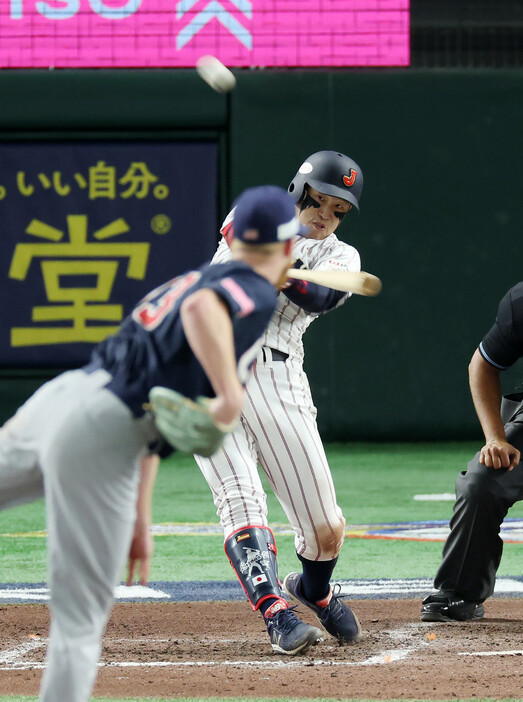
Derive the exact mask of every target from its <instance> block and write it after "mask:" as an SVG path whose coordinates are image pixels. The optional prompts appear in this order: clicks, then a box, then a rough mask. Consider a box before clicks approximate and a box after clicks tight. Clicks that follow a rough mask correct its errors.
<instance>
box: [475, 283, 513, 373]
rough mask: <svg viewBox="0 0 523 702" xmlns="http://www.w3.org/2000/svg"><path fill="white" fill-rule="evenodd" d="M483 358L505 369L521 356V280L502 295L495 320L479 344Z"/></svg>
mask: <svg viewBox="0 0 523 702" xmlns="http://www.w3.org/2000/svg"><path fill="white" fill-rule="evenodd" d="M479 351H480V353H481V355H482V356H483V358H484V359H485V360H486V361H488V362H489V363H490V364H491V365H493V366H495V367H496V368H499V369H501V370H505V369H506V368H508V367H509V366H511V365H512V364H513V363H515V362H516V361H517V360H518V359H519V358H521V356H523V282H521V283H517V285H514V287H513V288H511V289H510V290H509V291H508V293H507V294H506V295H505V296H504V297H503V299H502V300H501V302H500V303H499V307H498V314H497V317H496V321H495V322H494V325H493V326H492V328H491V329H490V330H489V331H488V332H487V334H486V335H485V337H484V339H483V341H482V342H481V344H480V345H479Z"/></svg>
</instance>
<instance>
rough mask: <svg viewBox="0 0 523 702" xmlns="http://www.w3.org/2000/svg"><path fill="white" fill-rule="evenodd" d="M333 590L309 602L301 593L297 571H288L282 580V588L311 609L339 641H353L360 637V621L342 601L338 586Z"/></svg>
mask: <svg viewBox="0 0 523 702" xmlns="http://www.w3.org/2000/svg"><path fill="white" fill-rule="evenodd" d="M336 587H337V588H338V590H337V592H335V591H334V590H333V589H332V588H331V590H330V592H329V594H328V596H327V597H326V598H325V599H324V600H320V601H319V602H309V600H306V599H305V597H304V596H303V595H302V593H301V575H300V574H299V573H289V575H287V577H286V578H285V580H284V581H283V588H284V590H285V591H286V592H287V594H288V595H289V597H291V598H292V599H293V600H295V601H297V602H301V603H302V604H303V605H305V606H306V607H308V608H309V609H312V611H313V612H314V614H315V615H316V616H317V618H318V620H319V621H320V624H322V626H324V627H325V629H326V630H327V631H328V632H329V634H331V635H332V636H335V637H336V638H337V639H338V641H339V642H340V643H353V642H356V641H359V639H360V638H361V626H360V623H359V621H358V619H357V617H356V615H355V614H354V612H353V611H352V609H351V608H350V607H349V605H348V604H347V603H346V602H343V600H342V598H341V595H340V594H339V590H340V586H339V585H338V586H335V588H336Z"/></svg>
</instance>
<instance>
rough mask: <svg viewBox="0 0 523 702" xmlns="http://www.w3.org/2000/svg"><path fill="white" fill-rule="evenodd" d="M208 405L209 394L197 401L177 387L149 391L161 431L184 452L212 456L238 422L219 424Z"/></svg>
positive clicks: (174, 445) (152, 409)
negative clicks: (175, 388)
mask: <svg viewBox="0 0 523 702" xmlns="http://www.w3.org/2000/svg"><path fill="white" fill-rule="evenodd" d="M208 404H209V399H208V398H206V397H199V398H197V400H196V402H193V400H190V399H189V398H188V397H185V396H184V395H181V394H180V393H179V392H176V391H175V390H170V389H169V388H164V387H160V386H155V387H154V388H151V390H150V392H149V406H148V408H149V409H150V410H151V411H152V413H153V415H154V419H155V422H156V426H157V428H158V431H159V432H160V433H161V434H162V436H163V437H164V438H165V439H167V441H168V442H169V443H170V444H171V446H173V447H174V448H176V449H178V451H183V452H184V453H196V454H198V455H199V456H212V454H213V453H216V451H217V450H218V449H219V448H220V446H221V445H222V442H223V440H224V438H225V436H226V435H227V434H228V433H229V432H230V431H231V430H232V429H233V428H234V426H235V424H236V422H233V423H232V424H228V425H225V424H221V425H217V424H215V422H214V421H213V419H212V417H211V415H210V413H209V409H208Z"/></svg>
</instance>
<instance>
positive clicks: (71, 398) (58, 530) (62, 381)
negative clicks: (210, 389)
mask: <svg viewBox="0 0 523 702" xmlns="http://www.w3.org/2000/svg"><path fill="white" fill-rule="evenodd" d="M109 377H110V376H109V374H108V373H107V372H106V371H104V370H97V371H95V372H93V373H91V374H89V373H86V372H85V371H83V370H76V371H70V372H67V373H64V374H62V375H60V376H58V377H57V378H55V379H54V380H52V381H50V382H48V383H46V384H45V385H43V386H42V388H40V389H39V390H38V391H37V392H36V393H35V394H34V395H33V396H32V397H31V398H30V399H29V400H28V401H27V402H26V403H25V404H24V405H23V406H22V407H21V408H20V409H19V410H18V412H17V413H16V414H15V415H14V417H12V418H11V419H10V420H9V421H8V422H6V424H5V425H4V426H3V427H2V428H1V429H0V509H5V508H7V507H11V506H13V505H15V504H20V503H23V502H27V501H30V500H34V499H37V498H39V497H41V496H42V495H44V493H45V501H46V518H47V532H48V542H47V553H48V584H49V588H50V591H51V599H50V608H51V630H50V638H49V644H48V648H47V657H46V669H45V672H44V675H43V678H42V683H41V689H40V698H39V699H40V702H58V701H61V700H64V701H65V700H67V702H87V700H88V699H89V697H90V694H91V691H92V688H93V685H94V681H95V679H96V673H97V665H98V660H99V656H100V649H101V638H102V636H103V632H104V630H105V625H106V623H107V619H108V617H109V614H110V610H111V606H112V603H113V593H114V588H115V586H116V585H117V583H118V582H119V580H120V577H121V574H122V570H123V568H124V565H125V561H126V558H127V555H128V549H129V546H130V542H131V538H132V533H133V528H134V522H135V516H136V514H135V512H136V496H137V485H138V477H139V460H140V458H141V455H142V453H143V451H144V449H145V447H146V445H147V444H148V443H149V442H150V441H151V440H152V439H154V438H156V436H157V434H156V430H155V428H154V425H153V423H152V420H151V419H150V418H149V417H147V418H143V419H136V418H135V417H133V415H132V413H131V411H130V410H129V408H128V407H127V406H126V405H125V404H124V403H122V402H121V401H120V400H119V399H118V398H117V397H116V396H115V395H114V394H113V393H111V392H110V391H109V390H106V389H105V388H104V385H105V384H106V382H107V380H108V379H109Z"/></svg>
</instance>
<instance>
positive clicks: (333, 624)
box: [196, 151, 363, 655]
mask: <svg viewBox="0 0 523 702" xmlns="http://www.w3.org/2000/svg"><path fill="white" fill-rule="evenodd" d="M362 187H363V176H362V172H361V169H360V167H359V166H358V164H357V163H356V162H355V161H353V160H352V159H351V158H349V157H348V156H345V155H344V154H341V153H338V152H335V151H320V152H317V153H314V154H312V155H311V156H309V157H308V158H307V159H306V160H305V161H304V163H303V164H302V165H301V166H300V168H299V170H298V172H297V173H296V175H295V177H294V178H293V180H292V182H291V184H290V186H289V189H288V190H289V193H290V194H291V196H292V197H293V199H294V201H295V203H296V206H297V211H298V216H299V219H300V221H301V222H302V224H304V225H306V226H307V227H308V229H309V233H308V234H307V235H306V236H304V237H299V238H298V240H297V241H296V242H295V245H294V253H293V257H294V259H295V264H294V265H295V267H298V268H308V269H322V270H346V271H359V270H360V256H359V254H358V251H357V250H356V249H355V248H354V247H353V246H350V245H349V244H346V243H344V242H342V241H340V240H339V239H338V238H337V236H336V235H335V231H336V230H337V228H338V226H339V224H340V222H341V220H342V219H343V218H344V217H345V215H347V213H348V212H349V211H350V210H351V209H352V208H356V209H359V204H358V203H359V198H360V195H361V191H362ZM234 228H235V213H234V211H233V212H232V213H230V215H229V216H228V218H227V219H226V220H225V222H224V225H223V226H222V234H223V239H222V241H221V242H220V244H219V247H218V250H217V252H216V254H215V256H214V259H213V262H214V263H222V262H224V261H227V260H229V258H230V255H231V254H230V248H229V243H230V241H231V240H232V241H234V235H235V233H234ZM348 297H349V295H348V294H347V293H341V292H337V291H334V290H331V289H329V288H325V287H323V286H318V285H315V284H313V283H307V282H305V281H300V280H295V281H293V282H290V283H289V284H288V286H287V287H286V288H285V289H284V290H283V291H282V292H281V293H280V295H279V296H278V305H277V309H276V312H275V314H274V316H273V318H272V320H271V322H270V324H269V327H268V328H267V331H266V332H265V335H264V340H263V347H262V348H261V349H260V351H259V353H258V357H257V360H256V363H255V365H254V369H253V373H252V376H251V378H250V380H249V382H248V384H247V387H246V398H245V403H244V407H243V412H242V415H241V423H240V425H239V426H238V428H237V429H236V430H235V431H234V432H233V433H232V434H230V435H229V436H228V437H227V439H226V440H225V443H224V444H223V448H222V449H221V450H219V451H218V452H217V453H216V454H214V455H213V456H211V458H209V459H204V458H202V457H198V456H197V457H196V461H197V463H198V465H199V466H200V469H201V470H202V472H203V474H204V476H205V478H206V480H207V482H208V484H209V486H210V488H211V491H212V494H213V498H214V502H215V505H216V507H217V514H218V515H219V517H220V522H221V525H222V526H223V530H224V537H225V550H226V553H227V556H228V558H229V560H230V561H231V564H232V566H233V568H234V570H235V572H236V574H237V576H238V578H239V580H240V582H241V584H242V586H243V588H244V590H245V592H246V594H247V597H248V598H249V601H250V603H251V605H252V607H253V609H255V610H260V611H261V612H262V614H263V616H264V618H265V621H266V624H267V628H268V633H269V636H270V640H271V644H272V647H273V649H274V651H276V652H278V653H283V654H288V655H294V654H296V653H299V652H301V651H304V650H305V649H306V648H307V647H308V646H309V645H310V644H313V643H315V639H314V637H309V638H307V637H303V636H301V632H302V629H301V627H300V624H301V625H302V623H301V622H300V620H299V619H298V618H297V617H296V616H295V615H294V613H292V615H293V616H292V618H291V616H290V613H287V614H285V610H286V609H287V607H288V604H287V602H286V600H285V599H284V598H283V597H282V591H281V589H280V586H279V581H278V574H277V565H276V546H275V542H274V536H273V534H272V533H271V531H270V529H269V528H268V517H267V505H266V495H265V492H264V490H263V487H262V483H261V480H260V477H259V474H258V468H257V466H258V463H259V464H260V466H261V469H262V470H263V472H264V474H265V476H266V477H267V480H268V482H269V484H270V486H271V488H272V489H273V491H274V493H275V495H276V496H277V498H278V500H279V502H280V503H281V505H282V507H283V509H284V511H285V514H286V515H287V518H288V520H289V522H290V524H291V525H292V527H293V529H294V531H295V546H296V552H297V555H298V558H299V560H300V561H301V564H302V569H303V573H301V574H298V573H291V574H290V575H288V576H287V577H286V579H285V583H284V586H285V589H286V591H287V593H288V594H289V595H290V596H291V597H292V599H294V600H296V601H297V602H301V603H302V604H304V605H305V606H307V607H309V608H310V609H312V610H313V611H314V612H315V614H316V615H317V617H318V619H319V621H320V622H321V624H322V625H323V626H324V628H325V629H326V630H327V631H328V632H329V633H330V634H332V635H333V636H335V637H336V638H337V639H338V640H339V641H340V642H342V643H345V642H349V641H356V640H357V639H358V638H359V635H360V627H359V623H358V621H357V619H356V617H355V615H354V613H353V612H352V610H351V609H350V607H349V606H348V605H347V604H346V603H345V602H343V601H342V600H341V599H340V598H339V597H338V596H336V594H335V593H333V592H332V588H331V586H330V577H331V575H332V572H333V570H334V567H335V565H336V561H337V557H338V554H339V551H340V549H341V546H342V544H343V540H344V530H345V519H344V517H343V514H342V511H341V509H340V507H339V505H338V504H337V500H336V493H335V489H334V485H333V481H332V476H331V472H330V469H329V465H328V462H327V458H326V456H325V451H324V448H323V445H322V441H321V438H320V435H319V432H318V427H317V423H316V409H315V407H314V404H313V400H312V397H311V392H310V388H309V382H308V379H307V376H306V374H305V372H304V370H303V366H302V364H303V359H304V349H303V341H302V337H303V334H304V332H305V331H306V329H307V328H308V326H309V325H310V324H311V322H313V321H314V320H315V319H316V318H317V317H318V316H320V315H321V314H324V313H326V312H328V311H330V310H333V309H335V308H337V307H340V306H341V305H342V304H343V303H344V302H345V301H346V300H347V298H348ZM253 553H257V554H260V561H261V562H263V563H264V573H263V574H262V575H263V577H261V578H260V577H259V575H260V574H259V573H257V574H256V575H257V576H258V577H255V578H251V577H249V573H250V571H249V572H247V571H246V569H245V564H246V562H248V561H249V562H250V561H252V559H253ZM264 553H269V554H270V555H271V558H270V559H263V558H262V557H261V554H264ZM282 612H283V614H282ZM284 616H285V617H286V624H285V626H283V624H282V619H283V617H284ZM302 626H303V625H302Z"/></svg>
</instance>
